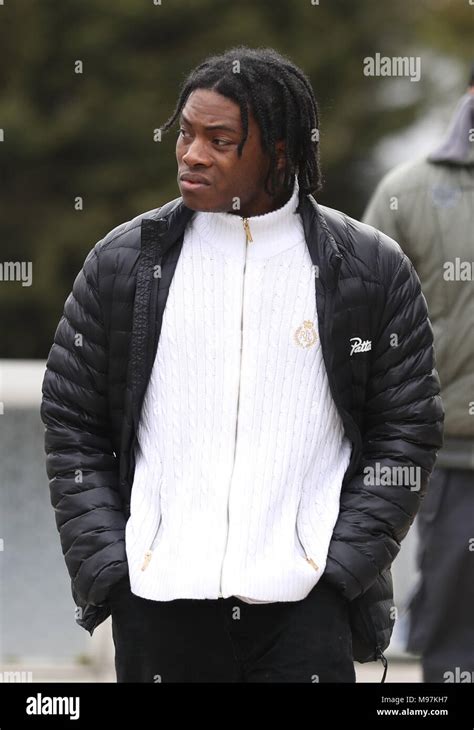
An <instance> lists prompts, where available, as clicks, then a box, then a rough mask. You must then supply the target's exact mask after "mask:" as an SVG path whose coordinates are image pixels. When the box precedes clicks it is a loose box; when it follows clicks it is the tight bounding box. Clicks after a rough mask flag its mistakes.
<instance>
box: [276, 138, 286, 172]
mask: <svg viewBox="0 0 474 730" xmlns="http://www.w3.org/2000/svg"><path fill="white" fill-rule="evenodd" d="M275 150H276V156H277V170H284V169H285V165H286V160H285V141H284V140H283V139H281V140H279V141H278V142H277V143H276V144H275Z"/></svg>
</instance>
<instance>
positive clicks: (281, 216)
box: [192, 175, 304, 259]
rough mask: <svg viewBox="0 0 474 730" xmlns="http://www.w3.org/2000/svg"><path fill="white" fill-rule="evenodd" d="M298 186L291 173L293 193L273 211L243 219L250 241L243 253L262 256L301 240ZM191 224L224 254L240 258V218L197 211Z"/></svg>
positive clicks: (242, 234)
mask: <svg viewBox="0 0 474 730" xmlns="http://www.w3.org/2000/svg"><path fill="white" fill-rule="evenodd" d="M298 203H299V185H298V178H297V177H296V175H295V178H294V183H293V192H292V195H291V197H290V198H289V199H288V200H287V202H286V203H285V204H284V205H282V206H281V207H280V208H277V209H276V210H272V211H270V212H269V213H264V214H263V215H254V216H249V217H248V218H247V221H248V226H249V229H250V234H251V236H252V239H253V240H252V241H249V243H248V248H247V255H248V256H249V257H250V258H259V259H262V258H263V259H266V258H270V257H271V256H274V255H275V254H277V253H281V252H282V251H285V250H286V249H289V248H292V247H293V246H295V245H296V244H297V243H298V242H301V241H303V242H304V232H303V226H302V222H301V217H300V215H299V213H298V210H297V208H298ZM192 226H193V227H194V230H195V231H196V232H197V233H198V235H199V236H200V237H201V239H202V240H205V241H206V242H207V243H208V244H210V245H212V246H213V247H214V248H218V249H219V250H220V251H221V252H223V253H225V254H226V255H227V256H231V257H233V256H235V257H238V258H240V257H241V256H242V251H243V250H244V249H245V242H246V235H245V228H244V218H243V217H242V216H239V215H235V214H232V213H221V212H218V213H214V212H205V211H198V212H197V213H196V214H195V215H194V216H193V219H192Z"/></svg>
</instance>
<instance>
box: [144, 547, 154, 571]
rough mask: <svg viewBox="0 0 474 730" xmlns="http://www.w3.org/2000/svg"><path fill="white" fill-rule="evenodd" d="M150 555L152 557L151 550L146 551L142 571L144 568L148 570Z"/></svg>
mask: <svg viewBox="0 0 474 730" xmlns="http://www.w3.org/2000/svg"><path fill="white" fill-rule="evenodd" d="M152 555H153V551H152V550H147V551H146V553H145V558H144V560H143V565H142V570H145V569H146V568H148V564H149V562H150V560H151V556H152Z"/></svg>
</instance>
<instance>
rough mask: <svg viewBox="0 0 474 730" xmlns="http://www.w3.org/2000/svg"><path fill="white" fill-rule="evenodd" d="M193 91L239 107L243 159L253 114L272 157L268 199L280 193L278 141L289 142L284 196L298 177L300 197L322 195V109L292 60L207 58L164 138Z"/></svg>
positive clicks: (252, 55) (260, 53) (261, 54)
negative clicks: (218, 96) (208, 93)
mask: <svg viewBox="0 0 474 730" xmlns="http://www.w3.org/2000/svg"><path fill="white" fill-rule="evenodd" d="M194 89H211V90H213V91H216V92H218V93H219V94H222V95H223V96H226V97H228V98H229V99H232V100H233V101H235V102H236V103H237V104H238V105H239V107H240V114H241V120H242V127H243V131H244V136H243V139H242V140H241V142H240V143H239V146H238V148H237V154H238V156H239V157H241V156H242V149H243V146H244V144H245V141H246V139H247V136H248V109H249V108H250V110H251V111H252V113H253V115H254V117H255V120H256V122H257V124H258V126H259V128H260V132H261V139H262V146H263V148H264V150H265V151H266V152H268V153H269V154H270V167H269V171H268V175H267V178H266V180H265V190H266V192H267V193H268V194H269V195H271V196H274V195H275V194H276V193H277V191H278V185H279V183H280V181H279V177H278V170H277V166H276V160H277V155H276V150H275V143H276V142H277V140H280V139H283V140H284V141H285V158H286V165H285V171H284V178H283V181H282V185H283V188H284V190H288V189H289V188H290V186H291V185H292V182H293V177H294V174H295V173H297V174H298V184H299V188H300V192H301V193H303V194H310V193H314V192H317V191H318V190H320V189H321V170H320V165H319V112H318V106H317V103H316V99H315V97H314V93H313V90H312V88H311V83H310V81H309V79H308V77H307V76H306V75H305V74H304V72H303V71H302V70H301V69H300V68H298V67H297V66H295V64H294V63H292V62H291V61H290V60H289V59H288V58H285V57H284V56H282V55H281V54H280V53H278V52H277V51H275V50H274V49H273V48H248V47H247V46H242V45H239V46H235V47H234V48H230V49H229V50H228V51H226V52H225V53H222V54H220V55H215V56H208V58H206V59H205V60H204V61H203V63H201V64H200V65H199V66H197V67H196V68H195V69H194V70H193V71H191V72H190V73H189V74H188V76H187V77H186V79H185V80H184V82H183V84H182V87H181V90H180V94H179V98H178V101H177V104H176V108H175V110H174V112H173V114H172V115H171V117H170V118H169V119H168V120H167V121H166V122H165V123H164V124H163V126H162V127H161V130H162V131H163V132H165V131H166V130H168V129H169V128H170V127H171V125H172V124H173V123H174V121H175V120H176V118H177V117H178V115H179V114H180V113H181V110H182V108H183V107H184V105H185V103H186V100H187V98H188V96H189V95H190V94H191V92H192V91H194ZM269 179H270V181H271V188H270V189H269V188H268V182H269Z"/></svg>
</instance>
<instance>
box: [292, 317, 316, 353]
mask: <svg viewBox="0 0 474 730" xmlns="http://www.w3.org/2000/svg"><path fill="white" fill-rule="evenodd" d="M294 338H295V342H296V344H297V345H299V346H300V347H311V345H314V343H315V342H316V340H317V338H318V336H317V334H316V330H315V328H314V324H313V322H312V321H311V320H310V319H305V321H304V322H303V324H302V325H300V326H299V327H298V329H297V330H296V332H295V334H294Z"/></svg>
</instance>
